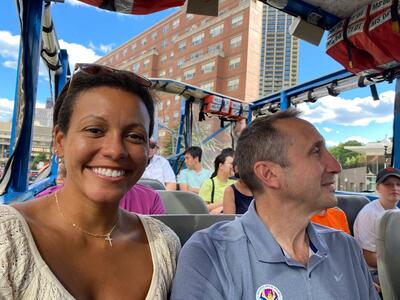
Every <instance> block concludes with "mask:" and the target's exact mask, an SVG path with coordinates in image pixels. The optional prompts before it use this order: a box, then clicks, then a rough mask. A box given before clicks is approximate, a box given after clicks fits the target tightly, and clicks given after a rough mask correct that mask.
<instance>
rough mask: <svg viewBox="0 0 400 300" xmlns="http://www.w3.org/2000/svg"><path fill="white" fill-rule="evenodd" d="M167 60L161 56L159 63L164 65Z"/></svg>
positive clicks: (164, 56)
mask: <svg viewBox="0 0 400 300" xmlns="http://www.w3.org/2000/svg"><path fill="white" fill-rule="evenodd" d="M166 60H167V56H166V55H165V54H164V55H163V56H161V58H160V62H161V63H162V64H163V63H165V61H166Z"/></svg>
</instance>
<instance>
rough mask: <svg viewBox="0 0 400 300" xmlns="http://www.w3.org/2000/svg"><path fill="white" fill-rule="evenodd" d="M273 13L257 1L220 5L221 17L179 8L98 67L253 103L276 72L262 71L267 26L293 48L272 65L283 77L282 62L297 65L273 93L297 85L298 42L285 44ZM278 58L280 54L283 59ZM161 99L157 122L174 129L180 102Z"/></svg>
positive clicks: (236, 0) (169, 97) (269, 42)
mask: <svg viewBox="0 0 400 300" xmlns="http://www.w3.org/2000/svg"><path fill="white" fill-rule="evenodd" d="M269 14H271V10H270V9H268V10H267V9H265V5H264V4H263V3H262V2H260V1H256V0H219V16H218V17H209V16H201V15H192V14H186V12H185V9H184V8H181V9H179V10H177V11H176V12H175V13H173V14H171V15H170V16H168V17H166V18H165V19H163V20H161V21H160V22H159V23H157V24H155V25H154V26H152V27H150V28H148V29H147V30H146V31H144V32H142V33H140V34H139V35H137V36H135V37H133V38H132V39H131V40H129V41H127V42H126V43H124V44H123V45H121V46H119V47H118V48H116V49H115V50H113V51H112V52H110V53H108V54H107V55H106V56H104V57H102V58H101V59H100V60H99V61H98V63H101V64H105V65H109V66H112V67H116V68H120V69H126V70H130V71H134V72H136V73H139V74H142V75H144V76H147V77H153V78H157V77H161V78H170V79H175V80H178V81H183V82H187V83H189V84H191V85H196V86H199V87H201V88H204V89H207V90H210V91H216V92H218V93H221V94H225V95H228V96H231V97H234V98H237V99H241V100H244V101H247V102H249V101H252V100H255V99H257V98H258V97H260V96H262V95H265V92H266V91H267V92H271V91H272V90H269V89H264V88H260V87H261V86H263V87H264V86H265V87H267V86H268V85H266V84H265V83H264V82H261V81H265V80H267V79H268V80H269V79H270V76H268V74H272V73H271V72H273V74H274V75H275V74H276V71H275V69H274V68H273V69H270V68H265V67H264V64H265V62H267V57H265V55H267V54H269V53H270V52H267V51H266V49H270V48H271V49H275V44H274V42H273V40H272V39H271V38H270V39H266V38H264V37H263V34H265V32H266V30H267V28H266V26H267V27H268V26H274V28H275V29H274V33H275V34H276V35H277V38H278V37H279V41H278V42H279V43H280V44H284V45H285V46H290V49H289V50H285V49H284V48H282V49H281V48H279V51H276V52H274V56H273V57H272V61H273V63H274V64H275V63H276V64H279V66H277V70H278V69H281V70H282V74H283V73H284V72H285V70H286V67H284V66H285V60H284V59H285V57H287V56H288V55H289V57H291V58H292V60H291V61H290V62H291V63H289V65H290V66H293V68H292V69H290V71H289V72H290V75H291V77H290V78H291V79H290V80H286V81H285V80H282V81H281V83H282V84H281V86H280V87H279V86H278V85H277V83H278V82H277V83H276V84H275V82H274V86H273V87H274V90H273V91H276V90H279V89H281V88H283V87H284V86H287V85H289V84H290V85H293V84H296V83H297V81H296V80H297V51H298V48H297V44H298V41H297V40H296V39H295V38H293V37H290V38H287V36H286V35H285V36H284V37H283V40H282V41H281V40H280V39H281V24H279V26H278V24H276V25H275V24H273V25H271V24H272V23H271V22H269V21H268V19H270V17H269ZM280 14H282V15H284V16H285V14H284V13H278V12H277V13H274V19H273V20H275V21H274V22H280V23H281V22H282V21H281V19H282V17H279V16H280ZM288 20H289V19H288V17H286V16H285V17H284V26H285V28H286V29H285V30H284V31H285V32H287V27H288V26H287V25H288V24H290V22H289V21H288ZM290 20H291V19H290ZM275 26H277V27H275ZM263 32H264V33H263ZM293 45H295V47H294V46H293ZM293 51H294V52H295V53H293ZM277 53H278V54H279V53H282V55H283V58H282V59H281V58H280V57H278V56H279V55H277ZM288 53H289V54H288ZM270 61H271V60H268V62H270ZM287 62H288V61H286V63H287ZM282 76H284V75H282ZM268 88H269V86H268ZM159 96H160V99H161V101H160V104H159V105H158V120H159V121H160V122H162V124H164V125H165V126H166V127H167V128H175V127H176V125H177V124H178V122H179V116H180V115H179V109H180V97H179V96H174V95H170V94H161V95H159Z"/></svg>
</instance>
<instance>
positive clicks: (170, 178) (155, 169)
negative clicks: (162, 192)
mask: <svg viewBox="0 0 400 300" xmlns="http://www.w3.org/2000/svg"><path fill="white" fill-rule="evenodd" d="M158 148H159V146H158V144H157V142H156V141H155V140H154V139H150V142H149V164H148V165H147V167H146V170H145V171H144V173H143V176H142V178H149V179H156V180H158V181H160V182H161V183H162V184H164V185H165V189H166V190H167V191H174V190H176V178H175V173H174V171H173V170H172V167H171V165H170V164H169V162H168V160H167V159H165V158H164V157H162V156H160V155H157V150H158Z"/></svg>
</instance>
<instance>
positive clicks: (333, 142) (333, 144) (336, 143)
mask: <svg viewBox="0 0 400 300" xmlns="http://www.w3.org/2000/svg"><path fill="white" fill-rule="evenodd" d="M325 144H326V145H327V146H328V147H333V146H337V145H339V143H338V142H335V141H331V140H326V141H325Z"/></svg>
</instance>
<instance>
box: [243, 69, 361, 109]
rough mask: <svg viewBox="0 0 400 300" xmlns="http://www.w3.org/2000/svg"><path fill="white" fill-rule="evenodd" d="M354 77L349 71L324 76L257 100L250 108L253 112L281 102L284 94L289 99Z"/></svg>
mask: <svg viewBox="0 0 400 300" xmlns="http://www.w3.org/2000/svg"><path fill="white" fill-rule="evenodd" d="M353 76H355V75H354V74H352V73H350V72H349V71H347V70H340V71H337V72H334V73H331V74H328V75H325V76H322V77H320V78H317V79H314V80H311V81H308V82H305V83H303V84H299V85H296V86H294V87H291V88H288V89H286V90H283V91H281V92H277V93H274V94H271V95H268V96H266V97H263V98H260V99H257V100H255V101H254V102H252V105H251V106H250V108H251V110H254V109H255V108H257V107H260V106H261V107H262V106H264V105H265V104H268V103H274V102H280V101H281V97H282V93H284V94H285V95H286V97H287V98H290V97H293V96H296V95H299V94H301V93H303V92H304V91H307V90H312V89H315V88H317V87H319V86H322V85H325V84H328V83H331V82H332V81H334V80H342V79H345V78H348V77H353Z"/></svg>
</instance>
